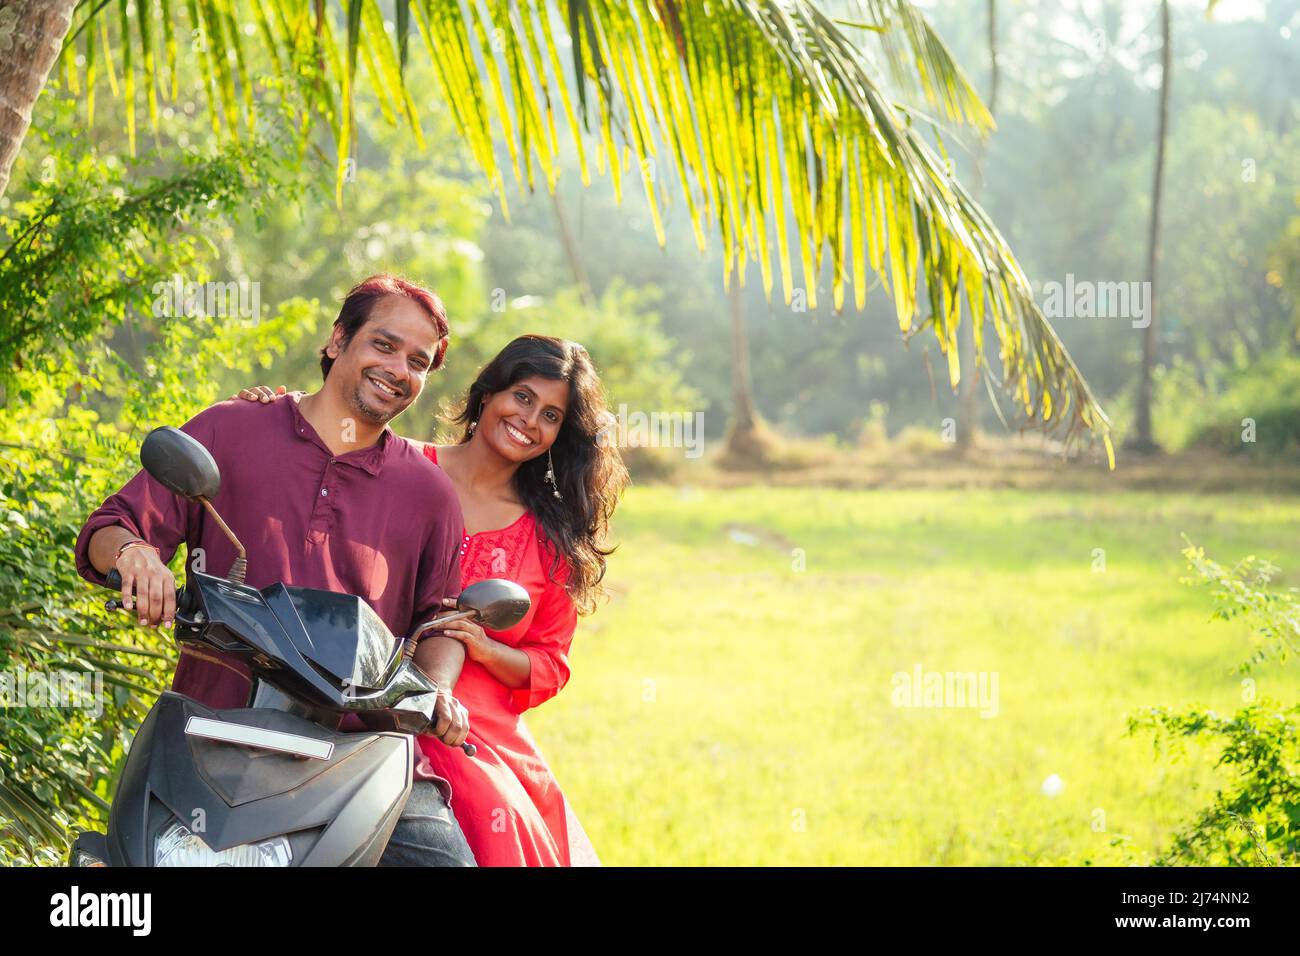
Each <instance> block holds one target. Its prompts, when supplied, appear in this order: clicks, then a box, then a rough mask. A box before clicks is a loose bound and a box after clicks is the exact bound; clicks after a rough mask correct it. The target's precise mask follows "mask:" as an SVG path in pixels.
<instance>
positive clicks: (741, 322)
mask: <svg viewBox="0 0 1300 956" xmlns="http://www.w3.org/2000/svg"><path fill="white" fill-rule="evenodd" d="M727 298H728V300H729V302H730V305H731V428H730V429H729V430H728V432H727V454H728V456H729V457H731V458H733V459H735V460H736V461H737V462H742V463H743V462H753V461H757V460H761V458H762V457H763V454H762V451H763V450H762V447H761V442H760V441H759V437H758V413H757V412H756V411H755V410H754V382H753V379H752V377H751V376H750V372H749V332H748V330H747V329H746V328H745V296H744V293H743V292H742V291H741V288H740V270H739V269H738V268H733V269H732V271H731V290H730V292H729V293H728V296H727Z"/></svg>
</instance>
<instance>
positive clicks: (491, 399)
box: [474, 376, 569, 463]
mask: <svg viewBox="0 0 1300 956" xmlns="http://www.w3.org/2000/svg"><path fill="white" fill-rule="evenodd" d="M568 407H569V383H568V382H565V381H562V380H559V379H553V378H541V377H540V376H534V377H532V378H523V379H520V380H519V381H518V382H515V384H513V385H511V386H509V387H508V388H505V389H502V390H501V391H499V392H496V393H494V394H492V395H489V396H488V397H487V399H486V401H485V402H484V403H483V411H482V412H481V413H480V415H479V419H478V426H477V427H476V428H475V429H474V438H476V439H479V440H481V441H485V442H487V443H488V445H489V446H490V447H491V448H492V449H493V450H494V451H495V452H496V453H497V454H499V455H500V456H501V457H502V458H506V459H508V460H510V461H514V462H520V463H522V462H525V461H528V460H529V459H531V458H536V457H537V456H538V455H545V454H546V451H547V449H549V448H550V447H551V445H553V444H555V439H556V437H557V436H558V435H559V434H560V426H561V425H562V424H563V423H564V415H565V413H566V412H567V411H568Z"/></svg>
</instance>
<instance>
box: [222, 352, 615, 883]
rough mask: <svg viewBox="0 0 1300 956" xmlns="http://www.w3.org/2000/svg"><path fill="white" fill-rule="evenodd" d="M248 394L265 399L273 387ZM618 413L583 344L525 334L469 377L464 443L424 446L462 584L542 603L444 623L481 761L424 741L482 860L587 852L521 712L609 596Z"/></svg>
mask: <svg viewBox="0 0 1300 956" xmlns="http://www.w3.org/2000/svg"><path fill="white" fill-rule="evenodd" d="M239 394H240V397H241V398H247V399H250V400H257V399H259V398H261V399H264V400H265V399H268V398H269V397H270V390H269V389H265V388H258V389H246V390H244V391H241V392H240V393H239ZM609 417H610V416H609V412H608V411H607V410H606V409H605V403H604V398H603V395H602V391H601V387H600V380H599V378H598V376H597V374H596V371H595V368H594V367H593V366H592V364H591V359H590V357H589V356H588V355H587V351H586V349H584V348H583V347H582V346H581V345H578V344H577V343H575V342H567V341H565V340H563V339H557V338H551V337H548V336H540V335H524V336H521V337H519V338H517V339H515V340H514V341H513V342H511V343H510V344H509V345H507V346H506V347H505V348H504V349H502V350H501V352H500V354H498V355H497V356H496V357H495V358H494V359H492V361H491V362H489V363H488V364H487V365H486V366H484V367H483V369H482V371H481V372H479V375H478V378H477V380H476V381H475V382H474V384H473V385H472V386H470V390H469V395H468V398H467V399H466V402H465V406H464V408H462V409H461V411H460V413H459V414H458V415H457V416H456V418H455V419H454V421H455V422H457V423H459V424H460V425H462V426H463V431H462V434H461V437H460V441H459V442H458V443H457V444H454V445H447V446H442V447H436V446H434V445H427V446H425V454H426V455H428V457H429V458H430V460H432V461H434V462H436V463H437V464H438V465H439V466H440V467H441V468H442V469H443V470H444V471H445V472H446V473H447V476H448V477H449V478H450V479H451V481H452V484H453V485H454V486H455V488H456V492H457V494H458V496H459V498H460V504H461V510H462V511H463V513H464V516H465V531H464V535H463V538H462V542H461V584H462V587H465V586H468V585H470V584H473V583H474V582H476V581H480V580H482V579H484V578H494V577H504V578H509V579H511V580H513V581H517V582H518V583H519V584H521V585H523V587H524V588H525V589H526V590H527V591H528V595H529V597H530V598H531V599H532V607H531V609H530V610H529V613H528V615H527V616H526V617H525V618H524V619H523V620H522V621H521V622H520V623H519V624H518V625H516V626H515V627H513V628H511V629H510V630H507V631H500V632H498V631H486V630H484V629H483V628H481V627H479V626H478V625H476V624H473V623H471V622H469V621H458V622H455V623H453V624H451V625H449V626H448V628H447V630H446V632H445V633H446V634H447V635H448V636H449V637H453V638H455V639H456V640H459V641H460V642H461V643H463V644H464V645H465V652H466V653H465V664H464V667H463V668H462V670H461V673H460V678H459V680H458V681H457V683H456V687H455V694H456V697H457V699H459V701H460V702H461V704H463V705H464V706H465V707H466V709H467V710H468V711H469V718H470V733H469V738H468V739H469V741H470V742H471V743H473V744H474V745H475V746H476V747H477V748H478V753H477V754H476V756H475V757H473V758H466V757H465V755H464V754H463V753H461V752H460V751H459V748H450V747H447V746H445V745H443V744H442V743H441V742H439V741H438V740H436V739H434V738H433V737H421V738H419V746H420V747H421V749H422V750H423V751H424V753H425V754H426V755H427V756H428V758H429V760H430V761H431V762H432V764H433V766H434V769H435V771H436V772H437V773H439V774H441V775H443V776H444V777H446V778H447V779H448V780H449V781H450V782H451V786H452V794H453V796H452V804H451V806H452V811H453V812H454V813H455V814H456V820H457V822H458V823H460V826H461V829H462V830H463V831H464V833H465V837H466V839H467V840H468V841H469V844H470V847H471V848H472V849H473V851H474V856H475V858H476V860H477V861H478V863H479V865H480V866H568V865H570V864H571V863H572V862H573V857H572V854H571V852H570V851H571V843H572V844H573V846H574V847H579V848H583V847H585V848H587V849H588V851H589V845H587V844H585V834H582V833H581V830H580V828H578V829H577V832H576V833H574V834H571V833H570V829H571V825H570V824H571V821H572V817H571V815H570V814H569V813H568V811H567V808H566V805H565V802H564V796H563V794H562V793H561V792H560V789H559V785H558V784H557V783H556V781H555V778H554V776H553V775H552V774H551V772H550V769H549V768H548V767H547V765H546V762H545V760H544V759H543V758H542V755H541V753H540V752H539V750H538V748H537V744H536V742H535V741H534V740H533V738H532V736H531V734H529V732H528V729H527V727H526V726H525V725H524V722H523V720H522V718H521V717H520V715H521V714H522V713H523V712H524V711H525V710H528V709H529V708H532V707H536V706H537V705H538V704H541V703H543V702H544V701H546V700H549V699H550V698H551V697H553V696H554V695H555V694H557V693H558V692H559V691H560V690H561V689H562V688H563V687H564V685H565V683H566V682H567V681H568V678H569V665H568V651H569V646H570V644H571V642H572V640H573V632H574V628H575V626H576V622H577V616H578V614H580V613H584V614H585V613H590V611H591V610H593V608H594V603H595V599H596V598H597V597H598V596H599V593H600V582H601V579H602V578H603V576H604V573H605V558H606V555H608V554H609V549H606V548H605V546H604V541H605V536H606V534H607V532H608V527H609V519H610V517H611V516H612V514H613V512H614V507H615V505H616V503H617V499H618V496H619V494H620V493H621V492H622V490H623V488H624V487H626V485H627V480H628V479H627V470H626V468H624V466H623V462H622V459H621V458H620V456H619V454H618V450H617V448H616V447H615V446H614V445H613V444H612V443H606V442H603V441H601V440H600V435H601V430H602V428H604V427H605V426H606V424H607V422H608V421H609ZM447 603H448V604H454V603H455V602H454V600H452V599H447ZM593 856H594V855H593Z"/></svg>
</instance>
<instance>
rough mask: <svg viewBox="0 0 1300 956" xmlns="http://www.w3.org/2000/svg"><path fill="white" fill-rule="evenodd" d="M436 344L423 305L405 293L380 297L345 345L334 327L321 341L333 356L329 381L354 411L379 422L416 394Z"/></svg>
mask: <svg viewBox="0 0 1300 956" xmlns="http://www.w3.org/2000/svg"><path fill="white" fill-rule="evenodd" d="M437 346H438V334H437V331H436V330H435V329H434V326H433V320H432V319H431V318H430V317H429V314H428V313H427V312H425V311H424V309H422V308H420V306H419V305H417V304H416V303H415V302H413V301H411V300H410V299H408V298H406V297H405V296H399V295H388V296H384V297H383V298H382V299H380V300H379V301H378V302H376V303H375V304H374V306H373V307H372V308H371V310H370V316H369V317H368V318H367V319H366V323H365V325H363V326H362V327H361V328H360V329H358V330H357V332H356V334H355V335H354V336H352V341H351V342H349V343H348V344H347V347H346V348H345V347H344V346H343V345H342V332H341V330H340V329H339V328H337V327H336V328H335V329H334V333H333V335H332V336H331V337H330V341H329V344H328V345H327V346H326V354H327V355H329V356H330V357H331V358H333V359H334V365H333V366H332V367H331V368H330V372H329V376H328V382H330V383H333V387H334V388H336V389H338V391H339V394H340V395H341V396H342V397H343V400H344V401H345V402H346V403H347V405H348V406H349V407H350V408H351V409H353V410H354V411H355V412H356V413H357V414H358V415H361V416H363V417H364V418H365V419H366V420H367V421H369V422H371V423H373V424H375V425H384V424H387V423H388V422H389V421H391V420H392V419H393V418H396V417H397V416H398V415H400V414H401V413H402V412H404V411H406V408H407V406H408V405H410V404H411V403H412V402H414V401H415V400H416V399H417V398H419V397H420V391H421V389H423V388H424V380H425V378H426V377H427V376H428V374H429V368H430V366H431V365H432V364H433V357H434V354H435V352H436V349H437Z"/></svg>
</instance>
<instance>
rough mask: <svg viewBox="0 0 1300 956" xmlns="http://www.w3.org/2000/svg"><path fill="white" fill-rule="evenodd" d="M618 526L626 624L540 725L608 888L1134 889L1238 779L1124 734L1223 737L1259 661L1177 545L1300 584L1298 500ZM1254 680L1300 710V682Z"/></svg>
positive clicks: (1014, 495)
mask: <svg viewBox="0 0 1300 956" xmlns="http://www.w3.org/2000/svg"><path fill="white" fill-rule="evenodd" d="M616 523H617V532H618V537H619V540H620V541H621V542H622V546H621V548H620V550H619V551H618V552H617V553H616V554H615V555H614V557H613V558H612V559H611V564H610V572H609V575H608V579H607V580H608V582H609V584H610V586H611V589H612V590H613V591H614V595H613V599H612V600H611V602H610V603H609V604H607V605H605V606H604V607H602V608H601V609H600V611H598V613H597V614H596V615H595V616H594V617H592V618H588V619H585V620H584V621H582V622H580V624H579V630H578V635H577V637H576V639H575V642H574V648H573V653H572V656H571V664H572V667H573V677H572V680H571V681H570V683H569V686H568V687H567V688H566V689H565V691H564V692H563V693H562V694H561V695H560V696H559V697H558V698H556V699H555V700H553V701H551V702H549V703H548V704H546V705H544V706H543V707H542V708H540V709H538V710H535V711H533V712H532V713H531V714H530V716H529V718H528V722H529V726H530V727H531V728H532V730H533V732H534V733H535V735H536V736H537V738H538V740H539V741H540V743H541V745H542V748H543V752H544V753H545V754H546V756H547V758H548V760H549V761H550V763H551V765H552V767H553V769H554V770H555V772H556V775H557V777H558V778H559V780H560V783H561V785H562V787H563V788H564V790H565V792H566V794H567V795H568V796H569V799H570V800H571V802H572V803H573V805H574V808H575V810H576V812H577V814H578V816H579V818H580V819H581V820H582V821H583V825H584V826H585V828H586V829H587V831H588V833H589V835H590V836H591V838H592V841H593V842H594V844H595V845H596V849H597V851H598V852H599V854H600V855H601V859H602V862H604V863H605V864H607V865H610V864H625V865H675V864H705V865H744V864H757V865H777V864H792V865H836V864H845V865H859V864H881V865H928V864H938V865H986V864H994V865H997V864H1012V865H1019V864H1085V863H1091V864H1093V865H1103V864H1112V865H1113V864H1126V863H1146V862H1148V861H1149V860H1150V858H1151V855H1152V854H1153V853H1154V852H1155V851H1157V850H1158V849H1160V848H1162V847H1163V846H1164V845H1165V844H1166V843H1167V842H1168V838H1169V835H1170V834H1171V833H1172V831H1173V830H1174V828H1175V827H1176V826H1177V825H1178V824H1179V823H1181V822H1183V821H1185V820H1187V819H1188V818H1190V817H1191V816H1192V815H1193V814H1194V813H1195V811H1196V810H1197V809H1198V808H1200V807H1201V806H1203V805H1205V804H1206V803H1208V802H1209V799H1210V797H1211V796H1212V794H1213V790H1214V785H1215V780H1216V779H1219V778H1218V776H1217V775H1218V774H1221V773H1223V771H1216V770H1214V769H1213V767H1212V759H1211V758H1212V754H1211V752H1210V751H1208V750H1205V749H1202V748H1200V747H1199V746H1197V747H1194V748H1192V749H1190V750H1189V751H1188V752H1187V754H1186V756H1185V757H1183V758H1182V759H1181V760H1177V761H1174V760H1171V759H1170V758H1169V757H1166V756H1160V757H1158V756H1157V755H1156V754H1155V751H1154V749H1153V746H1152V743H1151V739H1150V738H1149V737H1145V736H1143V737H1132V738H1129V737H1126V736H1125V729H1126V715H1128V714H1130V713H1132V712H1134V711H1136V710H1137V709H1138V708H1140V707H1143V706H1147V705H1153V704H1167V705H1171V706H1176V707H1182V706H1185V705H1192V704H1199V705H1207V706H1210V707H1214V708H1216V709H1218V710H1220V711H1232V710H1235V709H1236V708H1237V707H1239V706H1241V705H1242V695H1243V690H1242V685H1241V680H1242V677H1241V675H1240V674H1239V673H1237V671H1236V665H1237V664H1238V663H1239V662H1240V661H1242V660H1244V659H1245V658H1246V657H1247V656H1248V654H1249V650H1250V648H1251V646H1252V639H1251V637H1250V634H1249V631H1248V630H1247V629H1246V628H1245V626H1244V625H1241V624H1239V623H1238V622H1231V623H1224V622H1219V621H1215V622H1211V621H1210V620H1209V614H1210V610H1211V607H1212V604H1211V600H1210V597H1209V595H1208V593H1207V592H1206V591H1205V590H1204V589H1196V588H1191V587H1188V586H1186V585H1183V584H1180V583H1179V578H1180V577H1182V576H1183V575H1184V574H1185V573H1186V569H1185V564H1184V561H1183V559H1182V556H1181V555H1180V554H1179V551H1180V549H1181V548H1182V547H1183V541H1182V538H1181V536H1180V535H1181V534H1182V533H1186V534H1187V535H1188V536H1189V537H1190V538H1191V539H1192V540H1193V541H1194V542H1195V543H1197V544H1199V545H1202V546H1204V547H1205V548H1206V551H1207V553H1208V554H1209V556H1210V557H1212V558H1214V559H1216V560H1218V561H1220V562H1221V563H1232V562H1234V561H1236V560H1237V559H1238V558H1240V557H1243V556H1244V555H1246V554H1250V553H1254V554H1258V555H1260V556H1262V557H1267V558H1269V559H1270V560H1272V561H1274V563H1276V564H1279V565H1281V566H1282V568H1283V571H1284V573H1283V575H1282V578H1281V579H1280V581H1279V586H1290V585H1295V584H1297V583H1300V535H1298V534H1297V531H1298V530H1300V499H1296V498H1285V497H1281V498H1266V497H1262V496H1259V495H1249V494H1239V495H1190V494H1158V493H1137V492H1116V493H1105V492H1090V493H1053V492H1037V491H850V490H845V491H832V490H818V489H810V488H802V489H801V488H761V487H748V488H740V489H735V490H716V489H715V490H708V491H705V490H694V491H692V490H689V489H676V488H668V487H644V488H636V489H634V490H633V491H631V492H630V493H629V494H628V496H627V498H626V499H625V501H624V502H623V504H622V506H621V509H620V512H619V514H618V516H617V519H616ZM796 549H798V550H796ZM1094 549H1103V550H1104V562H1105V567H1104V570H1095V568H1096V567H1097V565H1098V564H1099V559H1098V556H1097V554H1096V553H1095V550H1094ZM801 562H802V565H801ZM801 566H802V570H800V567H801ZM918 665H920V666H921V667H922V668H923V669H924V670H925V671H976V672H981V671H982V672H996V673H997V675H998V699H997V703H998V708H997V714H996V716H993V717H983V716H981V715H980V712H979V711H978V710H977V709H957V708H921V707H912V708H906V707H896V706H894V705H893V704H892V703H891V694H892V692H893V686H894V685H893V683H892V681H891V678H892V677H893V675H894V674H895V673H896V672H907V673H909V674H910V673H911V672H912V671H913V669H914V668H915V667H916V666H918ZM1255 680H1256V682H1257V692H1258V694H1259V695H1260V696H1261V697H1272V698H1275V699H1278V700H1284V701H1288V702H1289V701H1293V700H1294V699H1295V698H1296V697H1297V693H1298V692H1300V667H1297V666H1295V665H1290V666H1285V667H1282V666H1278V665H1276V664H1270V665H1266V666H1265V667H1264V668H1263V669H1262V670H1260V671H1259V672H1258V673H1257V674H1256V675H1255ZM1051 774H1057V775H1059V777H1060V778H1061V780H1062V782H1063V784H1064V787H1063V789H1062V790H1061V792H1060V793H1059V794H1057V795H1056V796H1047V795H1045V794H1044V792H1043V789H1042V785H1043V781H1044V780H1045V779H1046V778H1047V777H1048V776H1049V775H1051Z"/></svg>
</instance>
